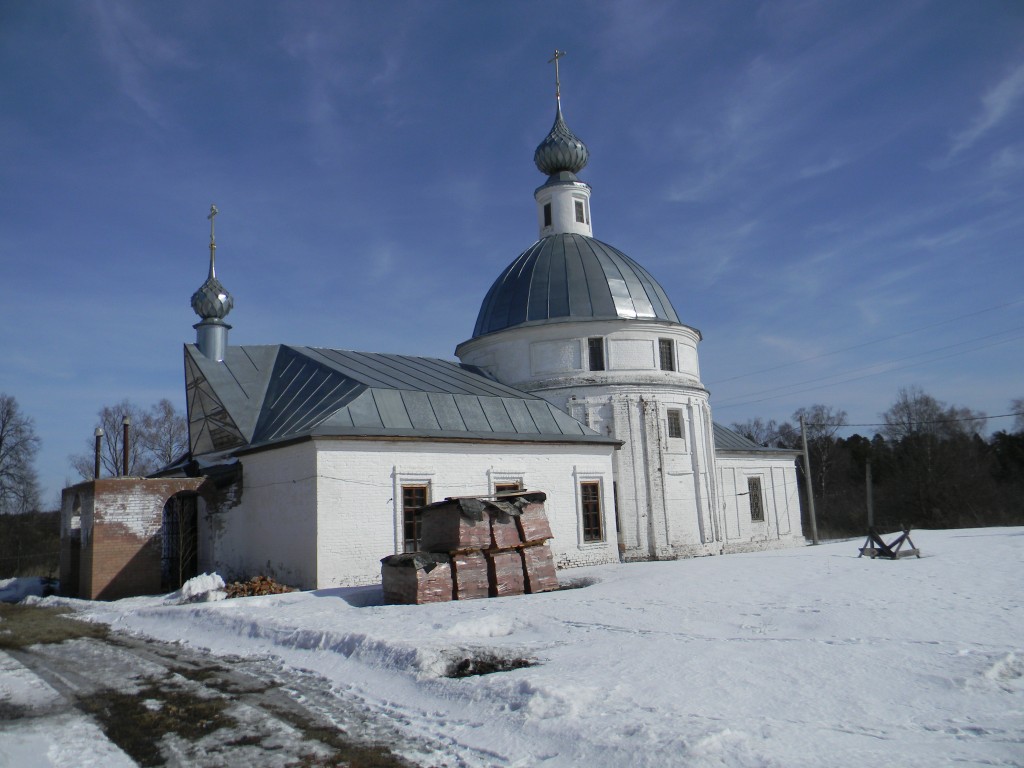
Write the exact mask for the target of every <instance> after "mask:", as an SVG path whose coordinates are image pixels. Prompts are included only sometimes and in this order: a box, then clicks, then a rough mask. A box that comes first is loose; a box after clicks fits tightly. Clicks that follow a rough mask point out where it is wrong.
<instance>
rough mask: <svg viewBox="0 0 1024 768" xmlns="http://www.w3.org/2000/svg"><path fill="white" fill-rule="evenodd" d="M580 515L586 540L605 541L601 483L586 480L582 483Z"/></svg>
mask: <svg viewBox="0 0 1024 768" xmlns="http://www.w3.org/2000/svg"><path fill="white" fill-rule="evenodd" d="M580 516H581V522H582V528H583V540H584V541H604V526H603V525H602V514H601V483H600V482H599V481H596V480H584V481H583V482H581V483H580Z"/></svg>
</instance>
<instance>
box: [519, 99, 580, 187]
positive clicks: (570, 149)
mask: <svg viewBox="0 0 1024 768" xmlns="http://www.w3.org/2000/svg"><path fill="white" fill-rule="evenodd" d="M589 159H590V152H589V151H588V150H587V145H586V144H584V143H583V142H582V141H580V140H579V139H578V138H577V137H576V134H574V133H573V132H572V131H570V130H569V126H568V125H566V124H565V120H564V119H563V118H562V106H561V104H559V105H558V107H557V108H556V111H555V124H554V125H553V126H551V131H550V132H549V133H548V135H547V136H545V137H544V141H542V142H541V143H540V144H539V145H537V150H536V151H535V152H534V153H533V162H534V163H535V164H536V166H537V169H538V170H539V171H540V172H541V173H543V174H546V175H547V176H552V175H554V174H556V173H560V172H561V171H569V172H570V173H579V172H580V171H581V170H583V168H584V166H586V164H587V160H589Z"/></svg>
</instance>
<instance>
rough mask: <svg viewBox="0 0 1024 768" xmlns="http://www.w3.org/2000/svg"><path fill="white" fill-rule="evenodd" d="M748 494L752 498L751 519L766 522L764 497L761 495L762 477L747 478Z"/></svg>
mask: <svg viewBox="0 0 1024 768" xmlns="http://www.w3.org/2000/svg"><path fill="white" fill-rule="evenodd" d="M747 496H748V498H749V499H750V519H751V520H756V521H758V522H764V497H763V496H762V495H761V478H760V477H748V478H747Z"/></svg>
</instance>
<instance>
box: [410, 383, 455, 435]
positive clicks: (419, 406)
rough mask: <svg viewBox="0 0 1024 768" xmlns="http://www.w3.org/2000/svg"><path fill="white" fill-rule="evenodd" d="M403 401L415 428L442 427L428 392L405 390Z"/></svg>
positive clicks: (432, 428)
mask: <svg viewBox="0 0 1024 768" xmlns="http://www.w3.org/2000/svg"><path fill="white" fill-rule="evenodd" d="M402 402H403V403H404V404H405V410H406V413H408V414H409V421H410V422H412V426H413V428H415V429H423V430H439V429H441V425H440V423H438V420H437V416H436V415H435V414H434V407H433V406H432V405H431V403H430V395H428V394H427V393H426V392H403V393H402ZM460 421H461V420H460Z"/></svg>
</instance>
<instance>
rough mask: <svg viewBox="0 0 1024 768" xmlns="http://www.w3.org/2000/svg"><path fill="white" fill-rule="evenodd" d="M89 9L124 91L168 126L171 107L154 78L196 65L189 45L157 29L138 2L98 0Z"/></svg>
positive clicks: (148, 113) (157, 120)
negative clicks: (100, 0) (160, 93)
mask: <svg viewBox="0 0 1024 768" xmlns="http://www.w3.org/2000/svg"><path fill="white" fill-rule="evenodd" d="M87 9H88V11H89V14H90V16H91V17H92V20H93V23H94V25H95V29H96V33H97V36H98V41H99V48H100V51H101V53H102V55H103V56H104V58H106V60H107V62H108V63H109V64H110V66H111V67H112V69H113V70H114V73H115V75H116V76H117V79H118V83H119V85H120V87H121V91H122V92H123V93H124V94H125V96H127V97H128V98H129V99H130V100H131V101H132V102H134V103H135V105H136V106H137V107H138V108H139V109H140V110H142V112H143V113H145V114H146V116H147V117H149V119H150V120H152V121H153V122H155V123H157V124H159V125H161V126H166V125H167V122H168V115H167V110H166V109H165V108H164V106H163V104H162V103H161V102H160V100H159V98H158V96H157V92H158V89H157V88H156V87H155V86H154V84H153V78H154V76H155V75H156V74H158V73H159V72H160V71H161V70H164V69H168V68H179V69H192V68H194V67H195V63H194V61H193V60H192V58H191V57H190V55H189V54H188V52H187V50H186V49H185V46H184V45H182V44H181V43H180V42H179V41H177V40H174V39H171V38H170V37H167V36H162V35H159V34H157V33H156V32H154V31H153V29H152V28H151V27H150V25H149V24H148V23H147V22H146V20H145V19H144V18H143V17H142V16H141V14H140V12H139V9H140V6H137V5H135V4H131V3H121V2H94V3H92V4H90V5H89V6H87Z"/></svg>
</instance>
